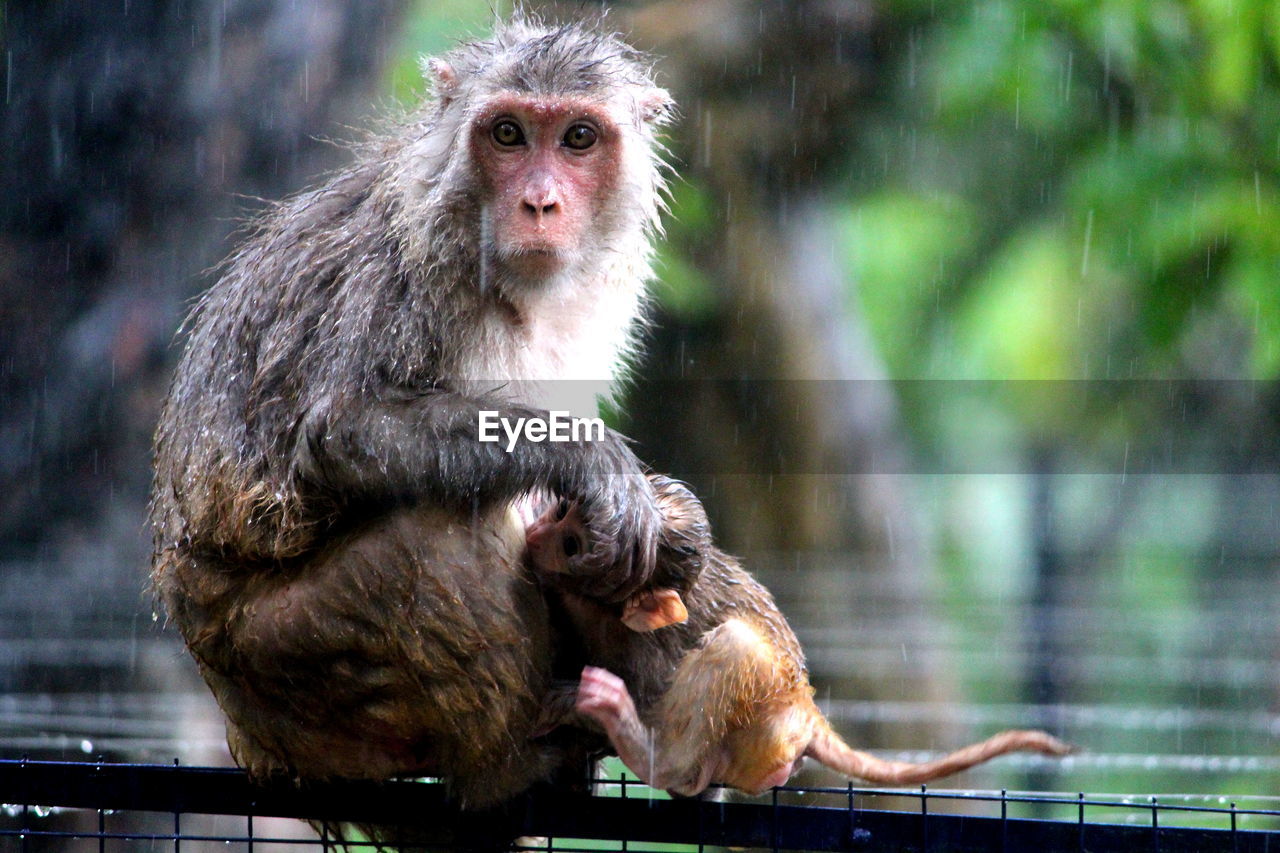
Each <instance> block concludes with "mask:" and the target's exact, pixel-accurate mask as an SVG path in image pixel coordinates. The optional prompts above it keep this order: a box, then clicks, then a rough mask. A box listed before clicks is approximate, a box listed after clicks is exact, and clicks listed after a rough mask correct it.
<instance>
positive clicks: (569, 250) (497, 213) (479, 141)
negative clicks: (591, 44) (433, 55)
mask: <svg viewBox="0 0 1280 853" xmlns="http://www.w3.org/2000/svg"><path fill="white" fill-rule="evenodd" d="M470 144H471V155H472V163H473V164H474V165H475V169H476V172H477V174H476V177H477V178H478V181H479V186H480V190H481V197H482V198H481V217H482V220H481V234H482V241H483V243H484V245H483V249H482V250H483V251H485V252H486V253H488V254H489V255H490V259H491V260H493V261H495V262H497V263H498V264H500V265H501V266H502V267H504V268H506V269H508V270H510V271H511V272H513V273H516V274H518V275H522V276H526V277H535V278H537V277H543V276H548V275H553V274H555V273H557V272H560V271H561V270H563V269H565V268H566V267H568V266H569V265H571V264H572V263H573V262H574V261H575V260H576V259H578V258H580V257H582V256H584V255H585V254H587V253H589V252H590V251H591V250H592V249H593V248H596V246H597V245H598V243H599V242H600V240H601V238H602V237H604V236H607V235H602V234H601V233H600V232H601V229H602V220H601V216H600V214H601V213H602V211H603V210H604V209H605V207H606V205H607V204H608V202H609V201H610V200H611V199H612V197H613V195H614V193H615V189H616V187H617V185H618V180H619V170H620V163H621V161H622V151H621V148H622V145H623V144H624V143H623V140H622V137H621V133H620V129H619V127H618V125H617V124H616V123H615V122H614V121H613V120H612V119H611V118H610V116H609V113H608V110H607V109H606V108H605V107H603V106H601V105H600V104H598V103H595V102H593V101H589V100H583V99H576V98H571V97H556V98H550V97H535V96H529V95H514V94H506V95H500V96H496V97H495V98H493V99H492V100H491V101H489V103H488V104H487V105H486V106H485V108H484V109H483V110H481V111H480V114H479V115H478V117H477V118H476V120H475V121H474V122H473V123H472V128H471V143H470Z"/></svg>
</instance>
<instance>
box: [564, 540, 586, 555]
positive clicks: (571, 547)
mask: <svg viewBox="0 0 1280 853" xmlns="http://www.w3.org/2000/svg"><path fill="white" fill-rule="evenodd" d="M581 550H582V546H581V545H580V544H578V537H577V536H566V537H564V555H565V556H566V557H576V556H578V552H579V551H581Z"/></svg>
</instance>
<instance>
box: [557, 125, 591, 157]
mask: <svg viewBox="0 0 1280 853" xmlns="http://www.w3.org/2000/svg"><path fill="white" fill-rule="evenodd" d="M596 136H597V134H596V132H595V129H594V128H592V127H590V126H588V125H585V124H575V125H574V126H573V127H571V128H569V129H568V130H566V131H565V134H564V144H565V146H566V147H568V148H572V149H573V150H575V151H585V150H586V149H588V148H590V147H591V146H592V145H595V144H596Z"/></svg>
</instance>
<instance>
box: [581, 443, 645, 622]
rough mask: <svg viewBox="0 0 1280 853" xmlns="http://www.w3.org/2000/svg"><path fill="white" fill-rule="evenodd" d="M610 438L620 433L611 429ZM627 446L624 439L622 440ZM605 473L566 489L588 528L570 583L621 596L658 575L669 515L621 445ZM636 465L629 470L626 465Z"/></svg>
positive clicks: (594, 593)
mask: <svg viewBox="0 0 1280 853" xmlns="http://www.w3.org/2000/svg"><path fill="white" fill-rule="evenodd" d="M608 437H609V438H620V437H617V436H615V434H613V433H610V434H609V436H608ZM618 443H619V445H621V441H619V442H618ZM621 450H623V451H625V454H626V455H625V457H624V456H621V455H614V456H613V458H612V459H611V460H610V462H609V463H607V468H606V471H607V472H608V473H606V474H605V475H604V476H602V477H598V478H595V479H593V480H591V481H588V482H585V483H581V484H578V485H579V489H580V491H577V494H574V491H575V490H572V489H566V491H565V494H566V497H570V498H572V499H573V503H574V511H575V513H576V514H577V516H578V518H579V519H580V523H581V528H582V533H583V535H582V539H581V546H582V547H581V550H580V551H579V552H577V553H573V554H566V555H565V556H566V558H567V559H566V574H567V576H566V577H565V578H563V579H562V581H563V582H564V583H565V584H566V586H568V587H570V588H571V589H573V590H574V591H575V592H578V593H580V594H582V595H586V596H589V597H592V598H598V599H603V600H608V601H621V600H624V599H626V598H628V597H629V596H631V595H632V594H633V593H634V592H635V590H636V589H638V588H640V587H642V586H644V585H645V584H646V583H647V582H648V581H649V579H650V578H651V577H652V576H653V571H654V565H655V561H656V559H657V551H658V537H659V535H660V534H661V531H662V525H663V516H662V514H661V511H660V510H659V508H658V505H657V502H656V500H655V498H654V494H653V489H652V488H651V486H650V484H649V479H648V478H647V477H646V476H645V474H644V473H643V470H642V469H641V467H640V464H639V461H638V460H636V459H635V457H634V456H632V455H631V452H630V450H629V449H628V448H626V447H625V445H621ZM628 467H630V468H632V469H633V470H632V471H626V470H625V468H628Z"/></svg>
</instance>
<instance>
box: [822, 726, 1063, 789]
mask: <svg viewBox="0 0 1280 853" xmlns="http://www.w3.org/2000/svg"><path fill="white" fill-rule="evenodd" d="M1006 752H1040V753H1044V754H1045V755H1053V756H1063V755H1068V754H1070V753H1071V752H1072V747H1070V746H1068V745H1067V744H1065V743H1063V742H1062V741H1060V740H1058V739H1057V738H1056V737H1054V736H1053V735H1050V734H1047V733H1046V732H1038V731H1025V730H1021V729H1011V730H1009V731H1005V732H1000V734H998V735H992V736H991V737H989V738H987V739H986V740H984V741H982V742H981V743H975V744H971V745H970V746H966V747H964V748H962V749H957V750H956V751H955V752H952V753H950V754H948V755H944V756H943V757H942V758H939V759H937V760H936V761H926V762H924V763H922V764H913V763H911V762H909V761H885V760H884V759H882V758H876V757H875V756H874V755H871V754H870V753H867V752H862V751H861V750H857V749H854V748H852V747H851V746H849V745H848V744H847V743H845V742H844V741H843V740H841V739H840V736H839V735H837V734H836V733H835V732H834V731H832V730H831V727H830V726H829V725H821V726H819V728H818V732H817V734H816V735H815V736H814V738H813V741H812V742H811V743H810V744H809V748H808V749H807V750H805V754H806V755H808V756H811V757H812V758H814V759H816V760H817V761H819V762H820V763H822V764H824V765H826V766H827V767H830V768H831V769H832V770H835V771H837V772H839V773H843V774H845V775H846V776H852V777H855V778H857V779H865V780H866V781H868V782H873V783H875V784H877V785H911V784H917V783H920V782H928V781H931V780H933V779H939V778H941V777H943V776H950V775H951V774H952V773H959V772H960V771H961V770H967V769H968V768H970V767H972V766H974V765H975V764H981V763H982V762H984V761H989V760H991V759H992V758H995V757H996V756H997V755H1004V754H1005V753H1006Z"/></svg>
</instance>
